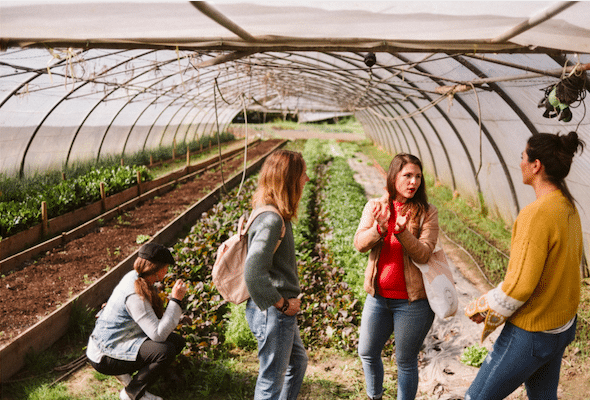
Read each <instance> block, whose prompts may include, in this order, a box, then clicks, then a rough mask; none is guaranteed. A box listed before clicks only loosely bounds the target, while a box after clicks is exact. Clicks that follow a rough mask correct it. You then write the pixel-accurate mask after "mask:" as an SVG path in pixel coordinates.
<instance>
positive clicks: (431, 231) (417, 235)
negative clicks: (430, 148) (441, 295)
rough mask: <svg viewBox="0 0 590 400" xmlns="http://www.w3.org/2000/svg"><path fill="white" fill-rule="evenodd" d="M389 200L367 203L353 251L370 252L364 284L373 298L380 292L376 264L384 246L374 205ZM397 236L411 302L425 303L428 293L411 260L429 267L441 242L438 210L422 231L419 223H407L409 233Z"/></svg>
mask: <svg viewBox="0 0 590 400" xmlns="http://www.w3.org/2000/svg"><path fill="white" fill-rule="evenodd" d="M388 197H389V196H388V195H384V196H383V197H381V198H379V199H372V200H369V201H368V202H367V204H366V205H365V208H364V209H363V214H362V217H361V221H360V223H359V226H358V229H357V231H356V233H355V234H354V247H356V249H357V250H358V251H360V252H362V253H364V252H367V251H369V250H371V253H370V254H369V264H368V265H367V269H366V270H365V284H364V288H365V290H366V291H367V293H369V294H370V295H371V296H375V293H376V291H377V290H376V289H377V284H376V282H377V263H378V262H379V255H380V254H381V247H382V246H383V239H382V238H381V235H379V232H378V231H377V221H376V220H375V218H374V217H373V213H372V209H373V207H374V204H375V202H381V203H384V204H387V199H388ZM396 236H397V239H398V240H399V241H400V243H401V244H402V246H403V248H404V276H405V280H406V288H407V290H408V298H409V301H410V302H412V301H415V300H420V299H425V298H426V292H425V290H424V282H423V281H422V273H421V272H420V270H419V269H418V267H416V265H414V263H413V262H412V260H414V261H416V262H418V263H420V264H423V263H426V262H427V261H428V259H429V258H430V255H431V254H432V252H433V250H434V247H435V246H436V241H437V239H438V210H437V209H436V207H435V206H433V205H432V204H430V207H429V208H428V211H427V212H426V215H425V216H424V221H423V222H422V229H420V221H414V220H411V221H410V222H408V226H407V227H406V230H404V231H403V232H401V233H399V234H398V235H396Z"/></svg>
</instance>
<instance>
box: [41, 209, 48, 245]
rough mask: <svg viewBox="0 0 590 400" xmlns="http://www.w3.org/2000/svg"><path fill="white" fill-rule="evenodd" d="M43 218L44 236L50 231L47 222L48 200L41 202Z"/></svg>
mask: <svg viewBox="0 0 590 400" xmlns="http://www.w3.org/2000/svg"><path fill="white" fill-rule="evenodd" d="M41 219H42V220H43V236H45V235H47V234H48V233H49V224H48V222H47V202H46V201H42V202H41Z"/></svg>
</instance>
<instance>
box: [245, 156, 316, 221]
mask: <svg viewBox="0 0 590 400" xmlns="http://www.w3.org/2000/svg"><path fill="white" fill-rule="evenodd" d="M304 172H305V161H304V160H303V156H302V155H301V153H297V152H295V151H289V150H276V151H274V152H273V153H272V154H271V155H270V156H268V158H267V159H266V161H265V162H264V164H263V165H262V169H261V171H260V175H259V177H258V188H257V189H256V192H254V196H253V198H252V206H253V207H258V206H263V205H266V204H272V205H274V206H275V207H276V208H277V209H278V210H279V214H281V216H282V217H283V219H284V220H285V221H290V220H292V219H294V218H297V207H298V205H299V200H300V199H301V195H302V194H303V192H302V189H301V185H299V180H300V178H301V175H302V174H303V173H304Z"/></svg>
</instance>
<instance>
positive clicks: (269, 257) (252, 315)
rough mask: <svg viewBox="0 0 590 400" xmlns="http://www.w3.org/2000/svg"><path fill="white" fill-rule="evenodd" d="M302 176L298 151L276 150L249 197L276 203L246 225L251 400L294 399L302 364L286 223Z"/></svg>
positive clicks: (255, 204) (290, 235)
mask: <svg viewBox="0 0 590 400" xmlns="http://www.w3.org/2000/svg"><path fill="white" fill-rule="evenodd" d="M307 181H309V178H308V176H307V173H306V165H305V161H304V160H303V157H302V156H301V154H300V153H297V152H293V151H288V150H277V151H275V152H274V153H272V154H271V155H270V156H269V157H268V158H267V159H266V161H265V162H264V164H263V166H262V169H261V171H260V175H259V178H258V188H257V189H256V192H255V193H254V196H253V200H252V206H253V208H254V209H255V208H257V207H262V206H267V205H272V206H273V207H275V208H276V212H273V211H265V212H262V213H260V214H259V215H258V216H257V217H256V218H255V219H254V221H253V222H252V224H251V226H250V229H249V230H248V255H247V257H246V265H245V272H244V276H245V280H246V285H247V286H248V292H249V294H250V299H248V303H247V305H246V319H247V321H248V325H249V326H250V330H251V331H252V333H253V334H254V336H255V337H256V339H257V341H258V360H259V362H260V369H259V372H258V379H257V381H256V389H255V392H254V399H255V400H263V399H264V400H266V399H277V400H278V399H281V400H295V399H296V398H297V395H298V394H299V390H300V388H301V384H302V383H303V377H304V375H305V370H306V369H307V360H308V358H307V353H306V351H305V347H304V346H303V342H302V341H301V337H300V335H299V326H298V324H297V313H298V312H299V311H300V309H301V308H300V305H301V300H300V298H299V295H300V293H301V289H300V287H299V277H298V273H297V263H296V259H295V243H294V240H293V230H292V225H291V221H292V220H293V219H294V218H296V217H297V208H298V205H299V200H300V199H301V195H302V193H303V187H304V185H305V183H306V182H307ZM283 221H284V227H285V232H284V237H283V239H282V240H281V235H282V230H283Z"/></svg>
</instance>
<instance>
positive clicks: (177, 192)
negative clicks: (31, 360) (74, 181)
mask: <svg viewBox="0 0 590 400" xmlns="http://www.w3.org/2000/svg"><path fill="white" fill-rule="evenodd" d="M279 141H280V140H279V139H273V140H266V141H263V142H262V143H260V144H259V145H257V146H255V147H254V148H252V149H248V159H249V160H255V159H258V158H259V157H260V156H262V155H264V154H265V153H267V152H268V151H269V150H270V149H271V148H272V147H274V146H276V145H277V143H278V142H279ZM243 162H244V161H243V157H237V158H234V159H233V160H231V161H229V162H226V163H224V164H223V165H224V169H223V172H224V177H225V179H227V177H228V176H230V175H233V174H234V173H236V172H237V171H239V170H240V169H241V168H242V167H243ZM220 183H221V171H220V170H219V169H215V170H214V171H207V172H205V173H204V174H203V175H200V176H198V177H197V178H196V179H194V180H190V181H188V182H186V183H184V184H182V185H179V186H178V187H177V188H175V189H174V190H172V191H170V192H168V193H167V194H165V195H163V196H161V197H155V198H153V199H151V200H148V201H146V202H144V203H142V204H140V205H138V206H137V207H136V208H134V209H131V210H128V211H125V212H123V213H122V214H119V216H118V217H116V218H114V219H112V220H110V221H105V223H104V225H103V226H101V227H100V228H98V229H97V230H95V231H93V232H91V233H89V234H87V235H85V236H83V237H81V238H78V239H75V240H72V241H71V242H68V243H66V244H65V245H63V246H60V247H58V248H55V249H54V250H52V251H49V252H47V253H46V254H45V255H43V256H42V257H39V258H37V259H36V260H34V261H31V262H30V265H27V266H25V267H24V268H23V269H20V270H18V271H16V272H13V273H11V274H9V275H7V276H5V277H3V278H2V280H1V285H0V299H1V301H0V348H1V347H4V346H6V345H7V344H8V343H9V342H10V341H11V340H12V339H13V338H16V337H17V336H18V335H19V334H21V333H22V332H24V331H25V330H26V329H27V328H29V327H31V326H32V325H34V324H35V323H37V322H38V321H39V320H40V319H42V318H43V317H45V316H46V315H48V314H50V313H51V312H53V311H55V309H56V308H58V307H59V306H60V305H61V304H63V303H65V302H66V301H68V300H69V299H70V298H72V296H75V295H76V294H77V293H80V292H82V291H83V290H84V289H86V288H87V287H88V286H90V285H91V284H92V283H93V282H94V281H95V280H97V279H99V278H100V277H101V276H102V275H104V274H105V273H106V272H107V271H108V270H109V268H112V267H114V266H116V265H117V264H118V263H120V262H121V261H123V260H124V259H125V258H127V257H128V256H129V255H130V254H132V253H133V252H134V251H135V250H137V248H138V247H139V246H140V245H139V244H137V243H136V238H137V236H138V235H148V236H152V235H153V234H155V233H157V232H158V231H159V230H160V229H162V228H163V227H164V226H166V225H167V224H168V223H169V222H170V221H171V220H173V219H174V218H176V217H177V216H178V215H179V214H181V213H182V212H184V211H185V210H186V209H187V208H188V207H190V206H191V205H193V204H194V203H196V202H197V201H199V200H200V198H202V197H204V196H205V195H206V194H208V193H209V192H210V191H211V190H212V189H213V188H215V187H216V186H218V185H219V184H220Z"/></svg>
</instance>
